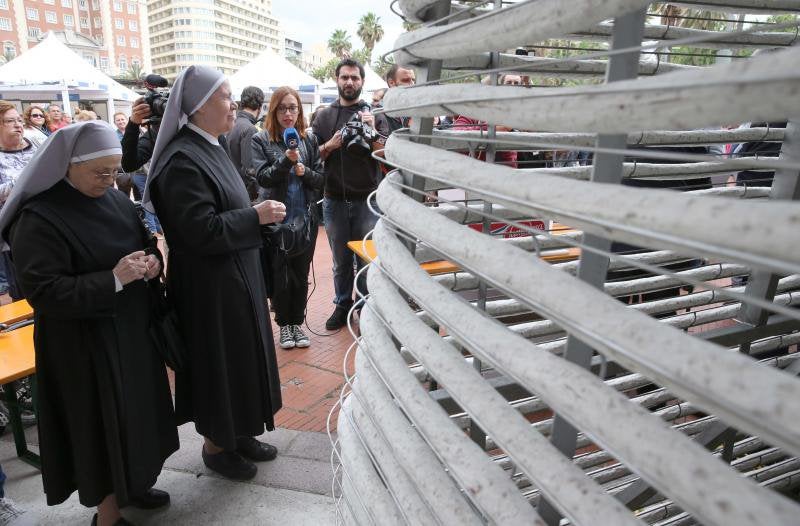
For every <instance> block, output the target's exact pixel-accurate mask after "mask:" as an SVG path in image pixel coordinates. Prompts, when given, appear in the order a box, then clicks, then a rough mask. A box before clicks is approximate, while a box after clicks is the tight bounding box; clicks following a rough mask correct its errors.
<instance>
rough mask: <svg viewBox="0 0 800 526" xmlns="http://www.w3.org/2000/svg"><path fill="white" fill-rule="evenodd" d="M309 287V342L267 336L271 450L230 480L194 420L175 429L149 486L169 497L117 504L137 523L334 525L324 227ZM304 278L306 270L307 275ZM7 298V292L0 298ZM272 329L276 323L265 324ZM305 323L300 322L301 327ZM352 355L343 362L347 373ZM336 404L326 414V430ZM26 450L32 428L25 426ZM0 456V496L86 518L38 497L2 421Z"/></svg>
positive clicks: (46, 512)
mask: <svg viewBox="0 0 800 526" xmlns="http://www.w3.org/2000/svg"><path fill="white" fill-rule="evenodd" d="M314 263H315V270H316V273H315V277H316V279H315V281H316V290H315V291H314V293H313V295H312V297H311V299H310V300H309V304H308V314H307V322H308V325H309V326H310V328H311V330H313V331H314V332H316V333H318V334H311V333H310V332H309V331H308V330H307V332H309V336H310V337H311V342H312V344H311V346H310V347H309V348H307V349H293V350H289V351H284V350H282V349H280V348H279V347H278V346H277V345H276V353H277V357H278V367H279V370H280V378H281V392H282V396H283V409H281V411H279V412H278V413H277V414H276V415H275V423H276V426H277V427H278V429H276V430H275V431H274V432H271V433H266V434H264V435H263V436H262V437H260V438H261V439H262V440H265V441H267V442H269V443H271V444H274V445H275V446H277V447H278V451H279V453H278V458H277V459H275V460H274V461H272V462H266V463H263V464H259V473H258V475H256V477H255V479H253V480H252V481H249V482H245V483H242V482H231V481H229V480H226V479H223V478H221V477H219V476H217V475H216V474H213V473H212V472H210V471H209V470H207V469H206V468H205V466H204V465H203V461H202V459H201V457H200V448H201V443H202V442H201V440H202V439H201V437H200V436H199V435H197V433H196V432H195V431H194V427H193V424H187V425H184V426H181V428H180V429H179V433H180V439H181V449H180V450H179V451H177V452H176V453H175V454H173V455H172V456H171V457H170V458H169V459H168V460H167V462H166V464H165V466H164V471H163V472H162V474H161V477H160V478H159V480H158V483H157V485H156V487H158V488H160V489H163V490H165V491H168V492H169V493H170V495H171V496H172V503H171V505H170V506H169V507H168V508H166V509H164V510H158V511H154V512H145V511H141V510H136V509H132V508H129V509H125V510H124V511H123V515H124V516H125V517H126V518H127V519H129V520H131V521H133V522H134V523H135V524H137V525H157V524H168V525H170V526H178V525H216V524H231V525H237V526H238V525H243V526H244V525H269V524H281V525H287V524H288V525H292V526H303V525H310V526H325V525H328V524H335V522H336V521H335V509H334V501H333V498H332V496H331V479H332V470H331V463H330V456H331V445H330V441H329V439H328V435H327V433H326V431H325V430H326V421H327V417H328V413H329V412H330V410H331V408H332V407H334V406H335V403H336V401H337V400H338V397H339V392H340V390H341V388H342V385H343V384H344V376H343V362H344V356H345V352H346V350H347V348H348V347H349V346H350V345H351V344H352V342H353V340H352V337H351V336H350V333H349V332H348V331H347V329H346V328H345V329H343V330H340V331H337V332H335V333H329V332H328V331H326V330H325V320H326V319H327V317H328V316H329V315H330V314H331V312H332V311H333V304H332V299H333V280H332V275H331V255H330V248H329V246H328V240H327V238H326V237H325V230H324V229H322V228H321V229H320V232H319V237H318V240H317V249H316V253H315V257H314ZM309 280H311V276H309ZM7 301H10V299H8V297H7V296H6V297H3V298H0V302H3V303H5V302H7ZM272 327H273V331H274V333H275V334H277V327H276V326H275V324H274V323H273V324H272ZM304 328H305V327H304ZM353 358H354V356H353V355H352V354H351V356H350V360H349V363H348V370H349V371H350V372H351V373H352V370H353V365H352V362H353ZM335 413H336V411H334V416H333V417H332V420H331V423H332V425H333V429H332V431H333V432H334V433H335V425H336V414H335ZM27 436H28V444H29V445H32V446H33V447H31V449H32V450H34V451H38V448H37V447H35V446H36V444H38V438H37V436H36V428H35V427H34V428H29V429H28V430H27ZM0 464H2V466H3V470H4V471H5V472H6V475H7V476H8V480H7V481H6V484H5V490H6V495H7V496H8V497H10V498H11V499H13V500H14V501H16V502H17V503H19V504H20V505H22V506H23V507H25V508H27V509H29V510H31V511H32V512H34V513H36V514H37V516H38V518H39V520H40V523H41V524H47V525H50V524H53V525H56V524H57V525H64V526H71V525H89V524H90V521H91V519H92V515H93V514H94V510H90V509H87V508H85V507H83V506H82V505H81V504H80V503H79V502H78V499H77V495H76V494H74V495H73V496H72V497H71V498H70V499H69V500H68V501H67V502H65V503H63V504H61V505H59V506H54V507H48V506H46V504H45V497H44V494H43V492H42V480H41V475H40V473H39V471H38V470H36V469H34V468H32V467H31V466H29V465H28V464H25V463H24V462H22V461H20V460H18V459H17V456H16V453H15V450H14V443H13V437H12V434H11V430H10V428H9V429H8V430H7V431H6V433H5V434H4V435H3V436H2V437H0Z"/></svg>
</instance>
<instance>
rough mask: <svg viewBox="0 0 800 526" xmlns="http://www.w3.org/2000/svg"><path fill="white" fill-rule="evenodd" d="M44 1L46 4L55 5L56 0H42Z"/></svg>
mask: <svg viewBox="0 0 800 526" xmlns="http://www.w3.org/2000/svg"><path fill="white" fill-rule="evenodd" d="M44 3H45V4H47V5H56V0H44Z"/></svg>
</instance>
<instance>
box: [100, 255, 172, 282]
mask: <svg viewBox="0 0 800 526" xmlns="http://www.w3.org/2000/svg"><path fill="white" fill-rule="evenodd" d="M160 270H161V263H159V261H158V258H156V257H155V256H153V255H152V254H151V255H148V254H145V253H144V251H143V250H139V251H136V252H132V253H130V254H128V255H127V256H125V257H123V258H122V259H120V260H119V263H117V266H116V267H114V270H113V271H112V272H114V275H115V276H116V277H117V279H118V280H119V282H120V283H122V284H123V285H127V284H128V283H130V282H132V281H136V280H137V279H142V278H144V279H153V278H155V277H156V276H158V273H159V271H160Z"/></svg>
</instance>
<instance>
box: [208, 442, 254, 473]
mask: <svg viewBox="0 0 800 526" xmlns="http://www.w3.org/2000/svg"><path fill="white" fill-rule="evenodd" d="M203 464H205V465H206V467H207V468H208V469H210V470H212V471H216V472H217V473H219V474H220V475H222V476H223V477H226V478H229V479H231V480H250V479H251V478H253V477H255V476H256V472H258V468H257V467H256V465H255V464H253V463H252V462H248V461H247V460H245V459H244V458H242V456H241V455H240V454H239V453H236V452H235V451H222V452H221V453H217V454H215V455H211V454H209V453H206V448H203Z"/></svg>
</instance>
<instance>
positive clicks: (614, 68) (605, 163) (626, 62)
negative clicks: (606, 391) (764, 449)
mask: <svg viewBox="0 0 800 526" xmlns="http://www.w3.org/2000/svg"><path fill="white" fill-rule="evenodd" d="M646 13H647V10H646V9H641V10H639V11H636V12H633V13H630V14H627V15H624V16H621V17H618V18H616V19H615V20H614V36H613V39H612V44H611V46H612V49H619V48H625V47H631V46H638V45H640V44H641V42H642V32H643V29H644V21H645V16H646ZM638 64H639V54H638V53H631V54H629V55H615V56H613V57H611V60H609V62H608V70H607V73H606V82H607V83H611V82H618V81H621V80H627V79H630V78H635V77H636V75H637V72H638ZM627 142H628V135H627V134H618V135H600V136H598V137H597V147H599V148H622V149H624V148H625V146H626V145H627ZM624 159H625V158H624V157H623V156H622V155H612V154H600V155H598V156H597V157H596V158H595V160H594V166H593V167H592V177H591V180H592V182H595V183H605V184H613V183H616V184H618V183H620V182H621V181H622V165H623V161H624ZM583 242H584V244H586V245H589V246H593V247H595V248H597V249H600V250H603V251H609V250H610V249H611V240H610V239H607V238H604V237H600V236H596V235H593V234H584V238H583ZM607 271H608V257H606V256H601V255H599V254H596V253H593V252H583V253H582V254H581V257H580V263H579V265H578V271H577V277H578V279H580V280H582V281H584V282H586V283H588V284H589V285H592V286H594V287H597V288H601V289H602V287H603V284H604V283H605V279H606V273H607ZM593 354H594V349H593V348H592V347H591V346H589V345H588V344H587V343H586V342H584V341H582V340H580V339H578V338H575V336H573V335H570V336H568V337H567V347H566V350H565V351H564V358H565V359H566V360H567V361H569V362H572V363H574V364H576V365H578V366H579V367H583V368H588V367H589V366H590V365H591V362H592V355H593ZM577 439H578V429H576V428H575V427H574V426H573V425H572V424H571V423H570V422H569V421H567V420H566V419H565V418H564V417H563V416H561V415H556V416H555V419H554V423H553V434H552V436H551V437H550V440H551V441H552V443H553V445H554V446H555V447H556V449H558V450H559V451H560V452H561V453H563V454H564V455H565V456H567V457H568V458H572V456H573V454H574V453H575V446H576V443H577ZM539 513H540V514H541V515H542V518H543V519H544V520H545V521H546V522H547V523H548V524H549V525H550V526H556V525H557V524H558V523H559V522H560V521H561V518H562V514H561V513H560V512H559V511H558V510H557V509H556V508H555V506H553V505H552V504H551V503H550V502H549V501H547V500H543V501H541V502H540V503H539Z"/></svg>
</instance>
